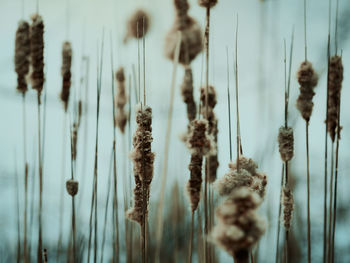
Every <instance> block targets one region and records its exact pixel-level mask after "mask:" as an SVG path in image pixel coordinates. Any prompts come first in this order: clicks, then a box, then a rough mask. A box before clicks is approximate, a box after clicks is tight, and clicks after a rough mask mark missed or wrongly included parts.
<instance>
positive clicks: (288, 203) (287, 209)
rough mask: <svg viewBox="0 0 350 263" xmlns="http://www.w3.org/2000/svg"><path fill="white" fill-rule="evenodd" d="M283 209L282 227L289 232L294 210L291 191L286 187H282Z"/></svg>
mask: <svg viewBox="0 0 350 263" xmlns="http://www.w3.org/2000/svg"><path fill="white" fill-rule="evenodd" d="M283 207H284V208H283V214H284V217H283V221H284V227H285V228H286V230H289V229H290V225H291V221H292V216H293V210H294V198H293V193H292V191H291V190H290V189H289V188H287V187H283Z"/></svg>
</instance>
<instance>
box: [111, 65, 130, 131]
mask: <svg viewBox="0 0 350 263" xmlns="http://www.w3.org/2000/svg"><path fill="white" fill-rule="evenodd" d="M115 78H116V81H117V94H116V97H115V104H116V106H117V113H116V119H115V122H114V124H115V125H118V127H119V129H120V131H121V132H122V133H124V131H125V126H126V123H127V121H128V115H127V114H126V113H125V111H124V106H125V105H126V103H127V101H128V98H127V95H126V89H125V74H124V68H123V67H120V68H119V69H118V70H117V72H116V73H115Z"/></svg>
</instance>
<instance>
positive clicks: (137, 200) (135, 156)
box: [127, 105, 154, 262]
mask: <svg viewBox="0 0 350 263" xmlns="http://www.w3.org/2000/svg"><path fill="white" fill-rule="evenodd" d="M136 123H137V129H136V132H135V135H134V138H133V146H134V149H133V151H132V152H131V154H130V157H131V159H132V160H133V163H134V177H135V188H134V206H133V207H132V208H131V209H129V210H128V212H127V216H128V218H129V219H130V220H133V221H136V222H137V223H139V224H140V226H141V239H140V241H141V249H142V262H147V246H146V225H147V217H148V204H149V197H150V186H151V182H152V179H153V163H154V153H153V152H152V149H151V143H152V141H153V138H152V109H151V108H150V107H148V106H145V105H144V106H141V105H138V108H137V110H136Z"/></svg>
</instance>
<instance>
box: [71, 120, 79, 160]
mask: <svg viewBox="0 0 350 263" xmlns="http://www.w3.org/2000/svg"><path fill="white" fill-rule="evenodd" d="M78 129H79V126H78V123H74V124H73V131H72V160H73V161H75V160H76V158H77V142H78Z"/></svg>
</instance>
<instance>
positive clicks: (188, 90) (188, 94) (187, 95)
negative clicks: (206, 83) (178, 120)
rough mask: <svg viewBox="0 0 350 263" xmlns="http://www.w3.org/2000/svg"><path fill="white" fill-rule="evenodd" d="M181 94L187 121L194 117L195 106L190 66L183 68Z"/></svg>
mask: <svg viewBox="0 0 350 263" xmlns="http://www.w3.org/2000/svg"><path fill="white" fill-rule="evenodd" d="M181 95H182V98H183V101H184V102H185V103H186V107H187V118H188V120H189V122H191V121H193V120H194V119H195V118H196V113H197V108H196V102H195V101H194V98H193V77H192V69H191V67H190V66H186V68H185V77H184V82H183V83H182V85H181Z"/></svg>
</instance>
